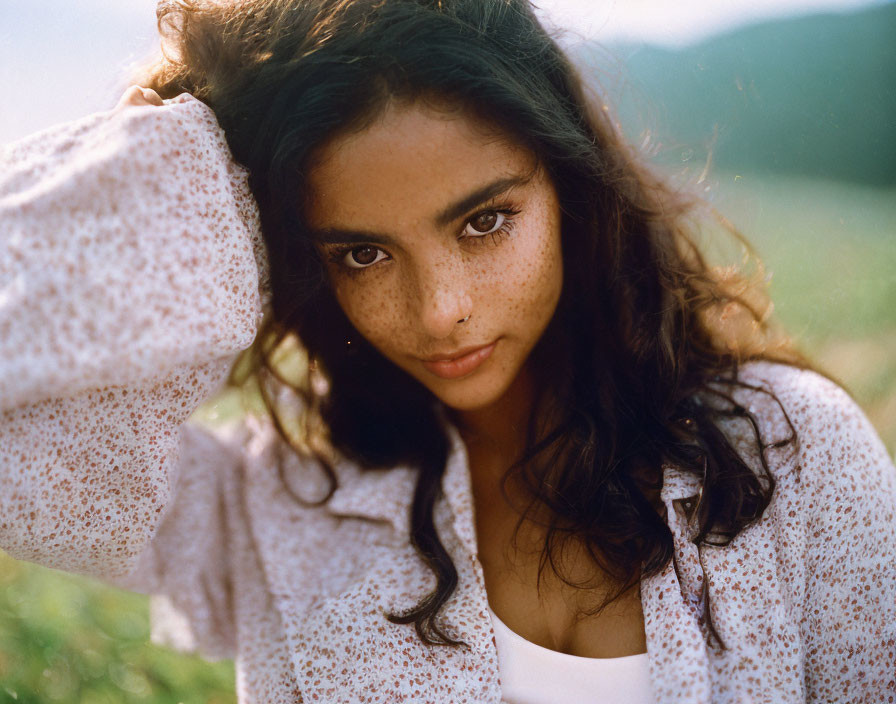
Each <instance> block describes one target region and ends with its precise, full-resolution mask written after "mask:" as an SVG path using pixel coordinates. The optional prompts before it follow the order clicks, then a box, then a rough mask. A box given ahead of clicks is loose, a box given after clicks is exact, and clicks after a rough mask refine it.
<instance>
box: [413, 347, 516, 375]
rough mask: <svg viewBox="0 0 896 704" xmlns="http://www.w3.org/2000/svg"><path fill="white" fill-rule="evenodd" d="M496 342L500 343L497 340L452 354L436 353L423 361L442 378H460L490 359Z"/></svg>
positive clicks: (425, 365) (424, 364)
mask: <svg viewBox="0 0 896 704" xmlns="http://www.w3.org/2000/svg"><path fill="white" fill-rule="evenodd" d="M496 344H498V341H497V340H495V341H494V342H490V343H489V344H487V345H480V346H479V347H468V348H466V349H463V350H458V351H457V352H454V353H452V354H451V355H436V356H435V357H431V358H429V359H424V360H421V361H422V362H423V366H424V367H426V368H427V369H428V370H429V371H430V372H432V373H433V374H435V375H436V376H438V377H441V378H442V379H458V378H460V377H462V376H466V375H467V374H471V373H472V372H473V371H474V370H475V369H477V368H478V367H479V365H480V364H482V363H483V362H484V361H485V360H486V359H488V358H489V357H490V356H491V354H492V352H493V351H494V349H495V345H496Z"/></svg>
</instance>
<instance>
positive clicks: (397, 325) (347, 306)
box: [335, 281, 407, 352]
mask: <svg viewBox="0 0 896 704" xmlns="http://www.w3.org/2000/svg"><path fill="white" fill-rule="evenodd" d="M335 294H336V300H337V301H338V302H339V305H340V307H341V308H342V310H343V312H344V313H345V315H346V316H347V317H348V319H349V321H350V322H351V323H352V325H354V326H355V328H356V329H357V331H358V332H359V333H360V334H361V335H363V336H364V337H365V338H366V339H367V340H368V341H369V342H370V343H371V344H372V345H373V346H374V347H377V348H378V349H380V350H381V351H383V352H386V351H387V350H388V348H389V347H394V346H395V345H396V343H400V342H401V340H402V337H403V335H404V334H405V333H404V331H403V329H402V327H403V326H402V321H404V320H406V319H407V315H406V314H405V313H404V311H403V308H402V302H403V300H404V299H403V298H402V296H403V294H402V292H401V286H398V285H394V284H390V283H388V282H383V281H380V282H375V283H374V282H371V283H369V284H368V285H359V284H358V283H355V282H349V283H347V284H343V285H338V286H336V288H335Z"/></svg>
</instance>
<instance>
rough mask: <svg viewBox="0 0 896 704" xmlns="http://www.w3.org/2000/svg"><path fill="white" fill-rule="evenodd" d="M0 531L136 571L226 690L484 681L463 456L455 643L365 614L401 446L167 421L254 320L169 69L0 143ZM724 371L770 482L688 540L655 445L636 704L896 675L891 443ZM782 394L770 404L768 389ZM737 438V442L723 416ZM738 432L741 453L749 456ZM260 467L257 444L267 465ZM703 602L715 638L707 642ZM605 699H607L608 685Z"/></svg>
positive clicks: (206, 125) (241, 198)
mask: <svg viewBox="0 0 896 704" xmlns="http://www.w3.org/2000/svg"><path fill="white" fill-rule="evenodd" d="M0 165H2V168H0V223H2V228H0V352H2V354H0V360H2V361H0V412H2V415H0V489H2V490H0V546H2V547H3V549H5V550H6V551H8V552H9V553H10V554H11V555H13V556H14V557H16V558H19V559H24V560H32V561H35V562H40V563H42V564H44V565H48V566H50V567H55V568H59V569H65V570H71V571H76V572H82V573H87V574H92V575H97V576H100V577H102V578H104V579H107V580H109V581H111V582H113V583H116V584H119V585H123V586H127V587H129V588H132V589H136V590H139V591H143V592H146V593H149V594H152V595H153V598H152V621H153V638H154V639H155V640H157V641H160V642H164V643H168V644H170V645H174V646H176V647H179V648H182V649H186V650H191V649H198V650H200V651H201V652H203V653H204V654H205V655H206V656H207V657H210V658H220V657H235V659H236V666H237V687H238V694H239V698H240V701H241V702H243V704H249V703H252V704H262V703H265V704H279V703H283V704H285V703H287V702H299V701H306V702H333V703H336V702H340V703H343V702H383V703H386V702H388V703H390V704H392V703H394V702H432V703H435V702H453V703H455V704H463V703H468V702H469V703H473V702H477V703H486V702H493V703H495V704H498V702H500V701H501V682H500V673H499V670H498V660H497V653H496V646H495V638H494V633H493V630H492V624H491V620H490V617H489V613H488V600H487V595H486V591H485V585H484V580H483V575H482V568H481V565H480V563H479V561H478V559H477V545H476V531H475V528H474V515H473V501H472V495H471V488H470V476H469V468H468V465H467V459H466V455H465V451H464V446H463V443H462V442H461V441H460V438H459V436H458V434H457V433H456V431H454V429H453V428H449V432H450V434H451V438H452V448H453V449H452V451H451V454H450V457H449V460H448V464H447V467H446V470H445V474H444V478H443V482H442V490H443V491H442V495H441V497H440V498H439V500H438V502H437V504H436V507H435V523H436V527H437V530H438V532H439V535H440V537H441V539H442V541H443V543H444V544H445V546H446V548H447V549H448V551H449V553H450V554H451V557H452V559H453V561H454V563H455V565H456V566H457V569H458V575H459V582H458V586H457V589H456V591H455V593H454V595H453V596H452V597H451V599H450V600H449V602H448V603H447V606H446V607H445V608H444V610H443V612H442V620H443V621H442V622H443V626H444V628H445V630H446V631H447V632H449V633H451V634H453V635H455V636H456V637H458V638H460V639H462V640H463V641H465V642H466V644H467V647H465V648H449V647H440V646H437V647H430V646H426V645H424V644H423V643H422V642H421V641H420V640H419V639H418V638H417V636H416V633H415V631H414V628H413V626H408V625H397V624H392V623H390V622H389V621H388V620H387V619H386V618H385V616H384V614H385V613H387V612H390V611H395V610H402V609H404V608H407V607H410V606H412V605H414V604H416V603H417V601H418V599H419V598H420V597H421V596H422V595H424V594H426V593H428V592H429V590H431V589H432V587H433V586H434V578H433V576H432V574H431V572H430V571H429V570H428V569H427V568H426V567H425V565H424V564H423V563H422V562H421V560H420V559H419V557H418V556H417V555H416V553H415V551H414V549H413V548H412V546H411V545H410V542H409V506H410V502H411V496H412V493H413V487H414V481H415V470H413V469H411V468H408V467H393V468H388V469H382V470H373V471H370V470H368V471H362V470H360V469H359V468H358V467H357V466H354V465H353V464H351V463H349V462H337V465H336V472H337V476H338V479H339V488H338V490H337V491H336V492H335V494H334V495H333V496H332V498H331V499H330V500H329V501H328V502H326V503H325V504H323V505H319V506H309V505H308V503H307V502H302V501H300V500H297V497H298V498H304V499H307V500H311V501H313V500H314V499H315V498H316V497H319V496H320V495H321V492H322V491H324V490H325V488H326V481H325V479H324V478H323V477H322V476H321V473H320V470H319V469H318V468H317V467H316V465H315V464H314V463H312V462H308V461H306V460H303V459H302V458H301V457H299V456H298V455H296V454H294V453H292V452H290V451H288V450H286V449H285V448H284V446H283V443H282V442H281V441H280V440H279V439H278V437H277V434H276V433H275V432H274V431H273V429H272V428H271V426H270V424H269V423H267V422H265V421H263V420H253V419H251V418H250V419H248V420H246V421H245V422H242V423H241V424H240V425H238V426H235V427H231V428H230V429H228V430H224V431H219V432H215V433H212V432H210V431H207V430H204V429H202V428H200V427H199V426H198V425H196V424H194V423H192V422H188V418H189V416H190V415H191V413H192V412H193V410H194V409H195V408H196V407H197V405H198V404H199V403H200V402H202V401H203V400H204V399H207V398H208V397H209V396H210V395H212V394H213V392H214V391H215V390H216V389H217V388H218V386H219V385H220V383H221V382H222V380H223V379H224V377H225V376H226V373H227V371H228V369H229V366H230V364H231V363H232V361H233V359H234V356H235V354H237V353H238V352H239V351H240V350H241V349H244V348H246V347H247V346H248V345H249V344H250V343H251V341H252V339H253V338H254V335H255V333H256V331H257V327H258V324H259V320H260V316H261V313H262V310H263V308H264V303H265V293H264V292H265V290H266V280H265V276H266V274H265V261H264V253H263V248H262V246H261V241H260V236H259V225H258V213H257V210H256V206H255V203H254V201H253V199H252V197H251V194H250V192H249V189H248V186H247V180H246V173H245V171H244V170H243V169H242V168H241V167H239V166H237V165H236V164H235V163H234V162H233V161H232V159H231V158H230V154H229V152H228V150H227V146H226V142H225V140H224V137H223V134H222V132H221V130H220V128H219V127H218V125H217V123H216V121H215V118H214V115H213V114H212V113H211V111H210V110H209V109H208V108H207V107H206V106H205V105H203V104H202V103H201V102H199V101H197V100H196V99H194V98H192V97H191V96H189V95H182V96H179V97H178V98H175V99H174V100H169V101H166V104H165V106H164V107H127V108H125V109H123V110H118V111H113V112H108V113H98V114H96V115H91V116H89V117H86V118H84V119H82V120H79V121H76V122H73V123H68V124H65V125H59V126H57V127H53V128H51V129H49V130H46V131H44V132H41V133H38V134H35V135H32V136H30V137H27V138H25V139H23V140H20V141H19V142H15V143H12V144H10V145H7V146H5V147H2V148H0ZM742 376H743V378H744V379H745V380H746V381H749V382H750V383H752V384H754V385H757V386H761V387H764V388H767V389H769V390H771V391H773V392H774V393H775V394H776V395H777V396H778V398H779V399H780V401H781V407H779V406H778V405H777V404H775V403H773V402H772V401H770V399H769V397H768V396H767V395H765V394H761V393H754V392H748V391H746V390H744V391H741V392H738V396H737V399H738V402H739V403H741V404H743V405H744V406H746V407H748V408H749V409H750V410H751V411H752V412H753V414H754V415H755V416H756V418H757V419H758V421H759V425H760V430H761V432H762V435H763V438H764V439H765V440H766V441H768V442H772V441H774V440H778V439H783V438H785V437H787V436H788V435H789V432H790V430H789V426H788V424H787V420H786V417H785V415H784V411H786V414H787V417H789V419H790V421H791V422H792V423H793V426H794V427H795V429H796V431H797V433H798V436H799V445H798V446H794V445H790V446H787V447H783V448H774V447H773V448H770V449H769V450H767V454H766V457H767V460H768V462H769V465H770V467H771V469H772V473H773V475H774V478H775V480H776V482H777V486H776V490H775V493H774V497H773V499H772V502H771V505H770V506H769V507H768V509H767V510H766V511H765V513H764V514H763V516H762V517H761V518H760V519H759V520H758V521H756V522H755V523H753V524H752V525H750V526H749V527H748V528H746V529H745V530H744V531H743V532H741V533H740V534H739V535H738V536H737V537H736V538H735V539H734V540H733V541H732V542H731V543H730V544H729V545H727V546H726V547H715V548H714V547H700V548H698V547H697V546H696V545H694V544H693V543H692V542H691V537H692V536H693V534H694V528H693V526H692V525H691V524H690V523H689V521H688V515H689V507H690V506H692V503H693V502H694V501H696V500H698V497H699V494H700V481H699V479H698V478H696V477H694V476H692V475H690V474H687V473H685V472H683V471H680V470H678V469H676V468H675V467H673V466H666V467H664V469H663V472H664V474H663V477H664V484H663V488H662V500H663V503H664V505H665V508H666V517H667V522H668V526H669V530H670V531H671V533H672V536H673V538H674V546H675V560H674V562H673V563H670V564H669V565H668V566H667V567H666V568H665V569H664V570H663V571H662V572H661V573H660V574H657V575H655V576H653V577H649V578H645V579H644V580H643V581H642V583H641V601H642V606H643V610H644V617H645V629H646V635H647V650H648V658H649V664H650V678H651V683H652V687H653V692H654V696H655V699H656V701H657V702H664V703H665V702H669V703H671V702H682V703H684V702H688V703H693V704H696V703H698V702H700V703H703V702H775V703H785V702H803V701H810V702H869V703H870V702H875V703H878V702H894V701H896V469H894V467H893V464H892V462H891V460H890V458H889V457H888V456H887V453H886V451H885V450H884V447H883V445H882V444H881V442H880V440H879V439H878V437H877V436H876V435H875V433H874V431H873V430H872V428H871V427H870V425H869V423H868V421H867V419H866V418H865V416H864V415H863V414H862V412H861V411H860V410H859V409H858V407H857V406H856V405H855V403H854V402H853V401H852V400H851V399H850V398H849V397H848V396H847V394H846V393H845V392H844V391H842V390H841V389H840V388H838V387H837V386H836V385H834V384H833V383H831V382H830V381H828V380H826V379H824V378H823V377H821V376H819V375H817V374H815V373H813V372H807V371H799V370H796V369H793V368H790V367H786V366H782V365H774V364H770V363H753V364H750V365H747V366H746V367H745V368H744V369H743V370H742ZM782 408H783V409H784V410H782ZM726 432H728V433H729V436H730V437H731V439H732V441H733V442H734V443H735V445H736V446H738V447H740V449H741V451H742V452H743V454H744V457H745V458H747V460H748V461H751V462H756V461H757V459H758V458H757V457H756V454H755V453H756V450H755V442H753V443H752V447H753V448H754V449H751V443H750V442H749V437H750V434H749V433H748V432H747V429H746V428H744V427H739V426H738V425H736V424H734V423H732V424H731V426H730V427H728V428H727V430H726ZM751 453H752V454H751ZM278 468H279V469H278ZM704 579H705V580H707V582H708V584H707V587H708V593H709V603H710V606H711V610H712V616H713V623H714V625H715V628H716V630H717V631H718V633H719V634H720V635H721V637H722V639H723V641H724V642H725V645H726V646H727V648H726V649H724V650H722V649H719V648H716V647H714V646H712V645H710V644H709V643H708V637H707V636H708V628H707V624H706V619H705V610H706V606H705V604H704V603H703V601H702V599H701V594H702V591H703V580H704ZM605 701H612V698H611V697H610V696H609V695H607V698H606V699H605Z"/></svg>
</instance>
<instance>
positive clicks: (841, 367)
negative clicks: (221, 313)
mask: <svg viewBox="0 0 896 704" xmlns="http://www.w3.org/2000/svg"><path fill="white" fill-rule="evenodd" d="M707 196H708V197H709V199H710V200H711V202H712V203H713V205H715V206H716V207H717V208H718V209H719V210H720V211H722V212H723V213H725V214H726V215H727V216H728V217H729V218H730V219H731V220H732V221H733V222H734V223H735V224H736V225H737V226H738V227H739V228H740V229H741V231H742V232H743V233H744V234H745V235H747V236H748V237H749V238H750V239H751V240H752V241H753V242H754V243H755V245H756V247H757V249H758V251H759V253H760V254H761V255H762V256H763V258H764V259H765V261H766V263H767V267H768V269H769V270H770V271H771V273H772V284H771V285H772V293H773V296H774V298H775V301H776V305H777V309H776V310H777V313H778V314H779V316H780V318H781V320H782V321H783V322H784V323H785V324H786V326H787V327H788V329H789V330H791V331H792V333H793V334H794V335H795V336H796V337H797V339H798V340H800V342H801V343H802V347H803V349H804V351H805V352H807V353H808V354H809V355H810V357H812V358H813V359H815V360H816V361H817V362H818V363H819V364H820V365H821V366H822V367H823V368H824V369H826V370H827V371H829V372H830V373H832V374H833V375H834V376H835V377H837V378H838V379H840V380H841V381H842V382H843V383H844V384H845V385H846V386H847V387H848V388H849V389H850V390H851V391H852V392H853V393H854V395H855V397H856V399H857V400H858V401H859V402H860V403H861V404H862V405H863V407H864V408H865V409H866V410H867V411H868V413H869V416H870V417H871V419H872V421H873V422H874V423H875V425H876V427H877V428H878V430H879V431H880V433H881V435H882V437H883V438H884V441H885V442H886V444H887V447H888V448H889V450H890V452H891V453H893V451H894V449H896V191H894V190H893V189H890V190H874V189H868V188H862V187H858V186H852V185H845V184H837V183H822V182H813V181H808V180H800V179H785V178H781V177H774V178H771V177H763V178H757V177H755V176H750V175H739V174H721V175H717V176H716V180H715V182H714V183H713V184H712V188H711V189H710V191H709V192H708V193H707ZM206 417H209V414H208V413H206ZM147 614H148V605H147V599H146V598H145V597H143V596H140V595H135V594H129V593H126V592H122V591H119V590H116V589H111V588H108V587H105V586H102V585H100V584H97V583H96V582H94V581H92V580H88V579H85V578H80V577H75V576H71V575H65V574H61V573H58V572H54V571H52V570H47V569H44V568H40V567H36V566H34V565H28V564H25V563H20V562H16V561H14V560H12V559H10V558H8V557H4V556H2V555H0V702H21V703H28V704H32V703H35V704H36V703H38V702H64V703H66V704H68V703H71V704H75V703H78V704H106V703H107V702H108V703H109V704H112V703H115V704H119V703H122V702H124V703H127V704H131V703H136V702H147V703H152V704H176V703H177V702H183V703H184V704H193V703H197V704H198V703H200V702H202V703H214V704H217V703H223V702H234V701H235V696H234V694H233V689H234V675H233V665H232V663H227V662H224V663H217V664H209V663H205V662H203V661H202V660H200V659H198V658H195V657H185V656H182V655H178V654H175V653H172V652H169V651H167V650H165V649H162V648H158V647H156V646H153V645H150V644H148V643H147V639H148V634H149V626H148V615H147Z"/></svg>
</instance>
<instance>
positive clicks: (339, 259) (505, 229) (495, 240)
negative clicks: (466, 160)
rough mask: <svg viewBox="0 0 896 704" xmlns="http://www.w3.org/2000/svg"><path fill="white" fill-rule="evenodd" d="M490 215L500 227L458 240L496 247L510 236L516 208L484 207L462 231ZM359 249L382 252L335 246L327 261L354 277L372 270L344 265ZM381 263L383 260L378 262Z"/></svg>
mask: <svg viewBox="0 0 896 704" xmlns="http://www.w3.org/2000/svg"><path fill="white" fill-rule="evenodd" d="M490 213H495V214H497V215H503V216H504V222H502V223H501V226H500V227H499V228H498V229H497V230H494V231H492V232H488V233H484V234H481V235H463V234H462V235H461V236H460V237H459V238H458V239H460V240H473V243H474V246H482V245H485V244H492V245H496V244H499V243H500V242H501V241H502V240H503V239H504V238H506V237H507V236H509V235H510V233H511V232H513V228H514V226H515V225H516V216H517V215H519V214H520V210H519V209H516V208H512V207H510V206H495V207H486V208H483V209H482V210H479V211H478V212H476V213H474V214H473V215H472V216H470V217H469V218H468V219H467V220H466V222H465V223H464V230H466V228H467V225H469V224H470V223H471V222H472V221H473V220H475V219H476V218H478V217H479V216H480V215H486V214H490ZM486 238H487V239H488V240H489V242H488V243H486V242H485V240H486ZM360 247H373V248H374V249H378V250H379V251H383V250H382V249H381V248H380V247H377V246H376V245H372V244H371V245H365V244H350V245H343V246H337V247H333V248H331V249H330V251H329V252H328V259H329V260H330V261H331V262H333V263H334V264H339V265H340V266H341V267H342V269H343V270H345V271H346V272H347V273H349V274H352V275H355V274H359V273H361V272H363V271H365V270H367V269H371V268H373V266H374V265H375V264H377V263H378V262H374V263H373V264H368V265H367V266H362V267H352V266H349V265H348V264H346V263H345V258H346V257H347V256H348V255H349V253H350V252H352V251H353V250H355V249H359V248H360ZM380 261H383V260H380Z"/></svg>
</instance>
